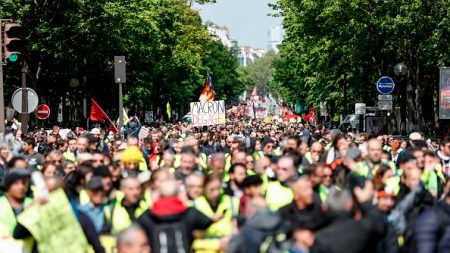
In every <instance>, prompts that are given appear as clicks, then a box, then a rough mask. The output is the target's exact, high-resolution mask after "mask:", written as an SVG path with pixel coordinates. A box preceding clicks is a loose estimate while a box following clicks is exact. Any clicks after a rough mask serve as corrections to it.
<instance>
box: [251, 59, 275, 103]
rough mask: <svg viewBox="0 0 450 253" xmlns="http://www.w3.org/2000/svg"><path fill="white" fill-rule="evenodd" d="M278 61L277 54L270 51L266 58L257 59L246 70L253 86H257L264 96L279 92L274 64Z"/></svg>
mask: <svg viewBox="0 0 450 253" xmlns="http://www.w3.org/2000/svg"><path fill="white" fill-rule="evenodd" d="M278 59H279V55H278V54H277V53H275V52H274V51H269V52H268V53H267V54H266V55H265V56H264V57H262V58H259V59H256V60H255V61H254V62H252V63H250V64H249V65H248V66H247V68H246V70H247V72H248V74H249V77H250V78H251V80H252V81H253V85H256V88H257V90H258V92H259V93H260V94H262V95H265V94H267V93H268V92H271V93H273V92H274V91H277V86H276V84H275V83H274V82H273V76H274V74H275V68H274V62H275V61H277V60H278Z"/></svg>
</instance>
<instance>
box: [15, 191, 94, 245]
mask: <svg viewBox="0 0 450 253" xmlns="http://www.w3.org/2000/svg"><path fill="white" fill-rule="evenodd" d="M17 220H18V222H19V223H21V224H22V225H23V226H24V227H26V228H27V229H28V230H29V231H30V232H31V234H32V235H33V237H34V239H35V240H36V241H37V242H38V250H39V252H46V253H60V252H86V251H87V249H88V242H87V239H86V237H85V236H84V233H83V230H82V228H81V226H80V224H79V223H78V221H77V219H76V217H75V214H74V212H73V210H72V206H71V205H70V203H69V200H68V199H67V196H66V194H65V193H64V191H63V190H62V189H58V190H56V191H54V192H52V193H51V194H50V195H49V196H48V202H47V203H46V204H44V205H38V204H35V205H33V206H31V207H29V208H28V209H26V210H25V211H24V212H23V213H21V214H20V215H19V216H18V217H17Z"/></svg>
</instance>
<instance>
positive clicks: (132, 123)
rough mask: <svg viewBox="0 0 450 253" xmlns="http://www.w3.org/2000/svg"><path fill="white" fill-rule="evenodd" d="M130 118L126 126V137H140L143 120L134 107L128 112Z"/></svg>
mask: <svg viewBox="0 0 450 253" xmlns="http://www.w3.org/2000/svg"><path fill="white" fill-rule="evenodd" d="M128 117H129V120H128V122H127V124H125V126H124V134H125V138H128V137H135V138H138V136H139V131H140V130H141V122H140V121H139V119H138V117H137V116H136V111H135V110H134V109H132V110H130V111H129V112H128Z"/></svg>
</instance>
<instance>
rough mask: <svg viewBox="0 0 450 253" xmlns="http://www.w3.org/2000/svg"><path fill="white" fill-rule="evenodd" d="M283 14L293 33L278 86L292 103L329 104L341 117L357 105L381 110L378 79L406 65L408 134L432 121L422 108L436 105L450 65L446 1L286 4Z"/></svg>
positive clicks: (303, 0)
mask: <svg viewBox="0 0 450 253" xmlns="http://www.w3.org/2000/svg"><path fill="white" fill-rule="evenodd" d="M275 8H276V9H277V10H278V11H279V12H280V15H282V16H283V17H284V21H283V25H284V27H285V30H286V37H285V40H284V42H283V44H282V46H281V52H280V56H281V59H280V61H278V62H277V64H276V74H275V80H276V81H277V82H278V85H279V86H280V87H281V88H282V89H281V92H282V93H283V94H285V95H287V97H288V98H289V99H290V100H291V101H293V100H295V99H296V98H298V97H303V98H304V99H305V100H306V101H307V102H309V103H313V104H316V105H317V104H318V102H319V100H320V99H322V98H325V99H326V100H327V101H329V102H331V103H329V104H335V105H337V106H333V107H332V109H336V111H335V112H336V113H340V112H349V111H350V110H349V108H350V106H351V105H352V104H353V103H354V102H356V101H364V102H366V103H367V104H368V105H373V104H375V102H376V94H377V92H376V89H375V82H376V80H377V79H378V78H380V76H382V75H388V76H393V75H394V74H393V66H394V65H395V64H396V63H398V62H401V61H404V62H405V64H406V65H407V66H408V68H409V69H410V71H409V75H408V78H407V91H408V92H407V100H408V112H407V115H408V122H409V124H408V125H409V126H410V127H411V128H410V129H408V130H409V131H411V130H413V128H417V130H422V129H423V122H424V120H430V119H431V118H430V116H431V115H433V111H432V110H433V109H432V108H431V107H427V108H425V107H424V108H422V106H421V105H422V104H424V101H430V100H432V96H433V93H434V92H435V91H436V88H437V82H436V80H437V75H438V67H439V66H443V65H446V64H447V65H448V64H449V63H450V59H449V57H448V55H449V52H450V48H449V47H448V45H449V42H450V37H449V35H448V34H449V33H448V31H449V29H450V28H449V27H450V22H448V11H449V10H450V7H449V5H448V3H447V2H446V1H443V0H437V1H420V0H413V1H406V0H396V1H370V0H343V1H327V0H323V1H313V0H299V1H294V0H279V1H278V4H277V5H276V6H275ZM397 93H398V91H397V90H396V91H395V93H394V94H397ZM399 101H400V99H396V101H395V102H396V104H397V105H399ZM424 116H425V119H424Z"/></svg>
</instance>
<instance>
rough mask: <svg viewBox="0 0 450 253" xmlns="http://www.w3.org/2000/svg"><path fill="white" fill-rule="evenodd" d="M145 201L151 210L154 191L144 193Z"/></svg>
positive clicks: (148, 190) (147, 190)
mask: <svg viewBox="0 0 450 253" xmlns="http://www.w3.org/2000/svg"><path fill="white" fill-rule="evenodd" d="M144 200H145V202H146V203H147V206H148V207H149V208H150V207H152V206H153V198H152V191H151V190H150V189H146V190H145V192H144Z"/></svg>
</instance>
